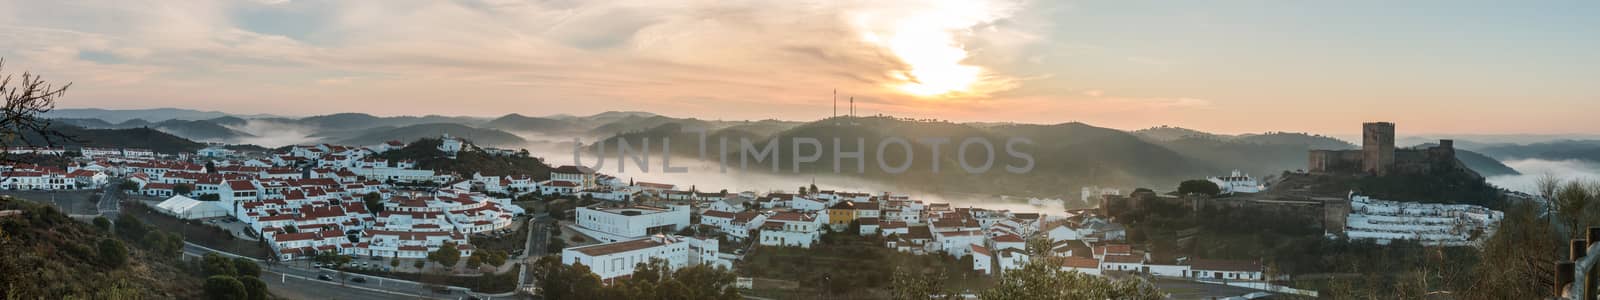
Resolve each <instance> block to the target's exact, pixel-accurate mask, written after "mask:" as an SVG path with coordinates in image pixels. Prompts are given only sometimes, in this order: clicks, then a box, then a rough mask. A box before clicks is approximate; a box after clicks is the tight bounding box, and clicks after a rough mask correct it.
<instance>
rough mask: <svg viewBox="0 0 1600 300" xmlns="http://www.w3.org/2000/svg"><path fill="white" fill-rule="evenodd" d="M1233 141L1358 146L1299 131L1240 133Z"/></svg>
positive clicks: (1315, 146)
mask: <svg viewBox="0 0 1600 300" xmlns="http://www.w3.org/2000/svg"><path fill="white" fill-rule="evenodd" d="M1233 140H1234V141H1238V142H1241V143H1250V144H1263V145H1297V146H1306V147H1308V148H1310V149H1324V150H1339V149H1355V148H1357V147H1358V146H1356V145H1355V144H1351V143H1350V142H1346V141H1343V140H1339V139H1336V138H1332V137H1327V136H1322V135H1315V134H1309V133H1299V132H1268V133H1264V134H1242V135H1238V136H1236V137H1234V138H1233Z"/></svg>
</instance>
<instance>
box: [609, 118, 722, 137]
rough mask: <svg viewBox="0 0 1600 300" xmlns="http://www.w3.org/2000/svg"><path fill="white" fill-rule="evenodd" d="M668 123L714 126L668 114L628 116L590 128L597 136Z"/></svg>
mask: <svg viewBox="0 0 1600 300" xmlns="http://www.w3.org/2000/svg"><path fill="white" fill-rule="evenodd" d="M666 124H678V126H681V127H683V128H700V129H711V128H712V127H713V126H711V123H708V122H706V121H701V120H698V119H693V118H689V119H678V118H673V117H667V116H649V117H640V116H627V117H623V118H621V119H618V120H616V121H612V122H609V123H605V124H604V125H600V126H598V127H595V128H593V129H590V130H589V134H591V135H595V136H611V135H616V134H622V133H628V132H633V131H643V130H647V129H652V128H656V127H660V126H661V125H666Z"/></svg>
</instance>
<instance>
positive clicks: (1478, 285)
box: [1461, 191, 1567, 299]
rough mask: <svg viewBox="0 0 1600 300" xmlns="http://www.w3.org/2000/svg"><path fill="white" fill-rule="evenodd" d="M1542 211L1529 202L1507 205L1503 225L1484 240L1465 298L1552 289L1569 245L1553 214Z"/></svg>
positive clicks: (1501, 296) (1502, 296) (1520, 294)
mask: <svg viewBox="0 0 1600 300" xmlns="http://www.w3.org/2000/svg"><path fill="white" fill-rule="evenodd" d="M1551 193H1552V194H1553V193H1554V192H1553V191H1552V192H1551ZM1540 211H1541V209H1540V208H1539V207H1538V206H1536V205H1535V204H1533V203H1528V202H1521V203H1515V204H1513V205H1512V206H1511V207H1509V208H1507V209H1506V211H1505V218H1503V219H1501V221H1500V228H1499V229H1498V230H1496V231H1495V233H1494V235H1493V236H1490V237H1489V238H1488V239H1487V240H1485V241H1484V242H1483V246H1482V249H1481V251H1480V252H1479V253H1480V259H1478V262H1479V264H1478V265H1477V266H1475V267H1474V272H1473V273H1474V274H1473V275H1474V276H1473V279H1472V280H1471V282H1470V283H1469V284H1467V286H1468V287H1469V288H1468V292H1467V295H1466V296H1464V297H1461V298H1463V299H1471V298H1476V299H1514V298H1521V297H1525V296H1526V295H1540V294H1543V293H1547V292H1549V291H1550V290H1549V287H1550V286H1552V285H1554V284H1555V280H1554V276H1552V275H1551V274H1554V273H1555V263H1556V262H1557V261H1558V260H1560V259H1561V258H1563V257H1564V255H1562V254H1560V253H1565V252H1566V251H1567V245H1566V243H1565V242H1564V240H1563V239H1562V236H1561V234H1560V233H1559V232H1558V231H1557V230H1556V228H1555V227H1554V226H1553V224H1554V223H1555V222H1552V220H1551V219H1552V217H1551V216H1550V215H1548V214H1543V213H1541V212H1540Z"/></svg>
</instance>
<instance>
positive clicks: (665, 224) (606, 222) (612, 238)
mask: <svg viewBox="0 0 1600 300" xmlns="http://www.w3.org/2000/svg"><path fill="white" fill-rule="evenodd" d="M689 211H690V208H689V206H687V205H675V206H671V207H666V208H663V207H653V206H642V205H641V206H631V207H622V208H590V207H579V208H578V209H577V214H576V216H577V222H578V224H577V226H575V227H574V229H577V230H579V231H582V232H584V233H585V234H588V235H589V236H593V237H595V238H597V239H600V240H601V241H607V242H616V241H624V240H632V239H638V238H643V237H645V236H650V235H655V234H672V233H676V232H678V230H682V229H684V228H688V227H689Z"/></svg>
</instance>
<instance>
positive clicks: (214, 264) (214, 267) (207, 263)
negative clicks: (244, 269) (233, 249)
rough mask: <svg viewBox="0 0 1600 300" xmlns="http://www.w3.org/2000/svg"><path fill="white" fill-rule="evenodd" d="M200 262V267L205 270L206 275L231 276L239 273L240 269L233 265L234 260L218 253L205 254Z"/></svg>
mask: <svg viewBox="0 0 1600 300" xmlns="http://www.w3.org/2000/svg"><path fill="white" fill-rule="evenodd" d="M200 264H201V265H200V269H201V270H202V271H204V272H205V275H206V276H227V277H230V278H231V277H233V276H238V275H239V269H238V268H236V267H234V266H233V260H231V259H228V258H226V257H222V256H221V255H217V254H216V253H206V255H205V256H203V257H201V258H200Z"/></svg>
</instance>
